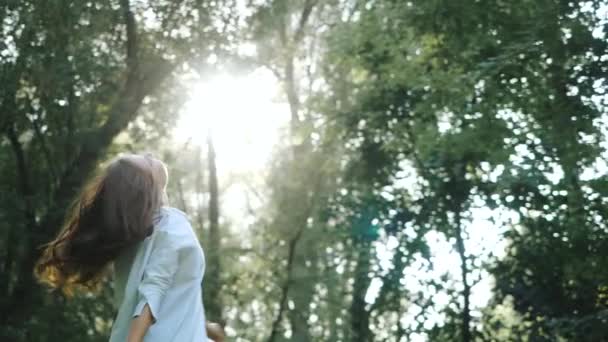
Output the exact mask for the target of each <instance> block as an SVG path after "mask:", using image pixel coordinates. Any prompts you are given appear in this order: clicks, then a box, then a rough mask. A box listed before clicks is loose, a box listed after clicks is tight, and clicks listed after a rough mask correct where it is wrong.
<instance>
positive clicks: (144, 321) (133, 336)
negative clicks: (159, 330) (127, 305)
mask: <svg viewBox="0 0 608 342" xmlns="http://www.w3.org/2000/svg"><path fill="white" fill-rule="evenodd" d="M153 322H154V317H153V316H152V311H151V310H150V306H149V305H148V304H146V305H145V306H144V309H143V310H142V312H141V314H140V315H139V316H137V317H135V318H134V319H133V320H132V321H131V327H130V328H129V335H128V337H127V342H141V341H143V340H144V336H145V335H146V332H147V331H148V328H150V326H151V325H152V323H153Z"/></svg>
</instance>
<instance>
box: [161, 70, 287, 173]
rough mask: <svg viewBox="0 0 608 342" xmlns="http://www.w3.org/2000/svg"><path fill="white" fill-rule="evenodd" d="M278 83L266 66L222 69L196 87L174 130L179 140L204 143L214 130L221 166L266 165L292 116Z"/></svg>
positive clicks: (241, 169)
mask: <svg viewBox="0 0 608 342" xmlns="http://www.w3.org/2000/svg"><path fill="white" fill-rule="evenodd" d="M278 87H279V85H278V83H277V81H276V79H275V78H274V76H273V75H272V74H271V73H270V72H267V71H265V70H262V69H260V70H256V71H254V72H252V73H249V74H247V75H244V76H232V75H228V74H219V75H216V76H213V77H211V78H208V79H206V80H203V81H202V82H200V83H198V84H196V85H195V86H193V87H192V90H191V93H190V94H189V95H190V99H189V101H188V102H187V103H186V105H185V106H184V109H183V110H182V112H181V115H180V118H179V120H178V123H177V126H176V128H175V131H174V134H173V135H174V138H175V140H176V141H177V142H181V143H186V142H190V143H191V144H195V145H199V146H205V145H206V142H207V136H208V134H209V132H211V134H212V137H213V142H214V145H215V149H216V154H217V165H218V168H219V169H220V170H221V171H223V172H247V171H256V170H261V169H263V167H264V165H265V164H266V163H267V162H268V158H269V157H270V155H271V152H272V149H273V147H274V145H275V144H276V143H277V142H278V140H279V137H280V132H281V128H282V127H284V126H285V124H286V123H287V120H288V118H289V117H288V111H287V107H286V105H285V104H284V103H282V102H279V101H277V100H276V97H277V94H278V93H279V88H278Z"/></svg>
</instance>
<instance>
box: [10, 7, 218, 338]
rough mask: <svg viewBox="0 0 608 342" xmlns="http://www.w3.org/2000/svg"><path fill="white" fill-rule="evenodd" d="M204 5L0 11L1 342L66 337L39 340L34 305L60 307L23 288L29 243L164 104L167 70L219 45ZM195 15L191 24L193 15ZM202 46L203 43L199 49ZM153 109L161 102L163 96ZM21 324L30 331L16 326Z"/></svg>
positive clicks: (32, 255) (44, 235)
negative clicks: (121, 139) (122, 140)
mask: <svg viewBox="0 0 608 342" xmlns="http://www.w3.org/2000/svg"><path fill="white" fill-rule="evenodd" d="M214 6H217V7H213V6H211V5H210V4H204V3H201V2H192V3H190V2H188V3H181V4H173V3H172V4H169V3H167V4H165V3H151V4H147V3H146V4H143V3H142V4H131V3H129V2H128V1H126V0H123V1H120V2H112V3H108V4H94V3H90V2H70V1H59V2H52V3H46V2H45V3H39V2H31V1H20V2H8V3H6V4H4V5H3V7H2V9H1V13H2V18H3V21H2V23H3V24H2V25H3V26H2V28H3V32H5V34H6V39H3V44H4V45H3V46H2V48H1V51H2V54H1V55H2V64H3V69H2V75H1V77H2V81H3V84H4V86H3V89H2V94H1V98H0V106H1V110H0V111H1V112H2V113H5V114H3V115H2V117H1V120H0V129H1V130H2V133H3V135H4V137H5V139H6V141H8V144H4V143H3V144H2V150H3V153H2V154H3V156H4V159H5V160H7V163H3V164H2V169H3V171H2V174H3V175H4V174H6V175H10V177H11V179H12V180H11V182H10V184H14V185H15V186H14V187H9V188H8V190H7V191H8V193H12V194H14V197H12V198H3V199H2V200H3V204H2V207H3V208H6V209H3V215H10V216H9V217H10V219H9V220H7V221H6V222H11V223H12V224H11V225H10V226H9V225H8V224H3V226H2V230H3V231H4V232H6V233H7V234H6V236H7V238H6V239H4V240H3V243H4V245H5V246H6V247H7V248H6V249H5V252H4V253H3V259H2V260H3V262H2V264H3V267H2V279H3V280H4V281H3V285H2V289H0V290H2V291H3V295H2V296H3V298H6V300H3V302H2V303H1V304H2V317H1V319H2V326H3V330H2V335H3V336H6V338H8V339H10V340H24V339H25V340H30V339H33V338H34V339H36V338H37V337H36V336H47V337H48V338H50V339H51V340H56V339H64V338H66V336H68V335H62V334H67V332H65V331H62V330H55V332H53V333H51V332H48V331H51V329H54V328H53V322H54V320H51V322H49V321H48V320H47V319H45V317H48V316H49V312H48V311H47V310H46V309H45V308H44V305H42V307H41V305H40V304H41V303H47V304H48V303H53V304H55V305H61V306H66V305H68V304H65V303H64V301H63V300H62V299H61V298H60V297H58V296H56V295H50V296H49V295H48V294H46V293H45V292H44V291H43V290H42V289H41V288H39V287H38V285H37V284H36V282H35V280H34V279H33V275H32V269H33V265H34V262H35V261H36V260H37V258H38V256H39V251H40V250H39V248H38V246H40V245H41V244H42V243H44V242H47V241H48V240H49V239H50V238H51V237H52V236H53V235H54V234H55V233H56V232H57V231H58V229H59V227H60V225H61V221H62V219H63V214H62V213H63V212H65V210H66V208H67V206H68V204H69V202H70V201H71V200H72V197H73V196H74V194H75V193H76V191H77V190H78V188H79V187H80V186H81V184H82V183H83V182H84V180H85V179H86V178H88V177H89V176H90V174H91V173H92V172H94V170H95V169H96V167H97V165H98V163H99V162H100V160H102V159H104V158H106V156H108V155H109V154H111V153H112V151H111V150H110V149H111V146H112V143H113V141H114V138H116V137H117V136H118V135H119V133H121V132H123V131H124V130H125V129H126V128H127V127H128V125H129V123H131V122H133V121H134V120H135V118H136V117H137V114H138V113H139V111H140V109H141V108H142V107H146V104H148V103H150V102H154V101H155V100H156V99H158V98H161V97H163V95H166V96H170V95H171V92H166V93H162V92H158V90H159V88H160V87H162V86H163V85H166V84H168V83H167V82H168V81H169V79H170V77H171V76H172V75H173V73H174V72H175V70H176V68H177V67H178V66H183V65H184V63H185V62H187V61H188V60H189V59H190V58H191V57H193V56H196V57H201V56H205V55H206V54H208V53H209V50H210V48H211V47H213V46H217V47H219V46H220V45H218V44H220V43H222V41H221V40H220V39H218V37H219V35H218V31H219V29H220V28H217V27H215V26H214V23H212V22H210V21H209V19H210V18H221V15H220V12H219V6H220V5H219V3H215V5H214ZM187 8H190V9H192V11H185V12H187V13H189V14H188V16H189V20H186V21H182V20H180V19H179V16H176V15H177V14H178V13H179V14H180V15H182V13H185V12H182V11H183V10H184V9H187ZM194 12H197V13H199V14H200V15H196V16H195V17H193V16H194V14H193V13H194ZM144 14H146V15H153V16H154V18H155V20H156V22H157V23H159V24H158V25H150V22H146V21H144V20H143V16H144ZM223 15H224V16H225V15H226V14H225V12H224V14H223ZM58 18H61V20H59V19H58ZM227 20H229V18H227ZM179 30H181V31H179ZM184 32H187V34H185V33H184ZM205 32H206V33H205ZM152 42H154V44H153V43H152ZM202 42H204V43H206V44H207V45H206V46H203V47H201V46H200V45H199V44H200V43H202ZM162 101H165V102H169V101H167V97H165V98H164V100H162ZM148 109H149V108H148ZM9 151H10V152H9ZM9 153H10V154H9ZM9 156H11V158H9ZM7 177H8V176H7ZM13 198H16V199H17V201H16V202H13ZM11 203H14V204H11ZM11 212H14V213H15V214H11ZM106 298H107V297H106ZM74 303H75V304H73V305H74V306H75V307H78V305H79V304H77V302H74ZM69 305H72V304H69ZM69 305H68V306H69ZM78 308H79V309H82V310H83V312H84V313H86V314H85V316H86V315H88V313H90V314H91V315H92V317H93V318H94V317H98V318H96V319H101V320H102V321H100V322H103V321H106V320H108V319H109V318H110V317H108V314H110V312H109V311H108V310H107V309H103V310H101V308H107V306H106V305H105V304H104V303H103V302H99V305H92V306H91V308H90V309H86V306H84V307H83V306H80V307H78ZM62 312H63V319H64V322H74V324H75V326H76V327H81V329H82V330H80V331H81V332H80V333H75V332H71V333H70V334H69V336H70V338H73V339H75V340H82V339H88V338H90V337H85V336H89V333H87V330H88V329H89V327H91V330H90V331H93V334H95V335H97V334H104V333H107V326H105V325H103V324H100V323H97V324H96V325H94V326H93V324H94V322H95V320H94V319H90V320H88V321H87V320H85V318H84V317H83V316H79V314H77V313H76V312H75V311H73V310H62ZM95 315H99V316H95ZM57 317H58V318H59V317H62V316H61V315H59V316H57ZM66 324H67V323H66ZM24 325H27V326H29V327H33V328H32V329H28V330H25V329H22V328H21V327H22V326H24ZM67 325H68V326H70V324H67ZM78 334H80V335H78Z"/></svg>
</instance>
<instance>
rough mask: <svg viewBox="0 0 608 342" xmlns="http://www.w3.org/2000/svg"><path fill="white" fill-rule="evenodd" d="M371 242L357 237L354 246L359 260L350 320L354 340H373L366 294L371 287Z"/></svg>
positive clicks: (363, 341) (356, 266)
mask: <svg viewBox="0 0 608 342" xmlns="http://www.w3.org/2000/svg"><path fill="white" fill-rule="evenodd" d="M371 247H372V246H371V243H370V241H367V240H364V239H356V240H355V244H354V248H355V253H357V260H356V263H357V264H356V265H355V273H354V279H355V281H354V284H353V296H352V302H351V305H350V320H351V329H352V338H353V341H361V342H367V341H371V340H372V337H373V336H372V334H371V331H370V329H369V314H370V312H369V311H368V310H367V309H366V308H365V304H366V303H365V295H366V294H367V289H368V288H369V285H370V282H371V279H370V278H369V275H368V273H369V270H370V268H371V256H372V255H371Z"/></svg>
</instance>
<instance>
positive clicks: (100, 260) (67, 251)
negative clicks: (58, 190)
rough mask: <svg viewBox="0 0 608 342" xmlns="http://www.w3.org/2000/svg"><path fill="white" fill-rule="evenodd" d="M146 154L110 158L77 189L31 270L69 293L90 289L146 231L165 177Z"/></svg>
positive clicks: (157, 163) (150, 226)
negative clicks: (57, 230)
mask: <svg viewBox="0 0 608 342" xmlns="http://www.w3.org/2000/svg"><path fill="white" fill-rule="evenodd" d="M166 178H167V173H166V168H165V166H164V164H163V163H162V162H160V161H159V160H157V159H154V158H152V157H151V156H149V155H127V156H122V157H118V158H116V159H115V160H114V161H112V162H111V163H110V164H109V165H108V166H107V167H106V168H105V169H104V170H103V171H102V172H101V174H99V175H98V176H96V177H94V178H93V179H92V180H91V181H90V182H89V183H88V184H87V185H86V186H85V187H84V189H83V190H82V191H81V193H80V196H78V199H77V200H76V202H75V203H74V204H73V205H72V207H71V208H70V210H69V211H68V215H67V218H66V221H65V224H64V226H63V229H62V230H61V232H60V233H59V235H58V236H57V237H56V238H55V239H54V240H53V241H51V242H50V243H48V244H46V245H45V246H44V248H45V250H44V252H43V254H42V257H41V258H40V260H39V261H38V263H37V265H36V268H35V273H36V276H37V277H38V279H39V280H40V281H42V282H44V283H47V284H48V285H50V286H51V287H52V288H55V289H60V290H62V291H63V292H64V293H66V294H71V293H73V291H74V290H75V289H83V288H84V289H88V290H95V289H97V288H98V285H99V284H100V281H101V279H102V278H103V275H104V273H105V271H106V269H107V268H108V265H109V264H110V262H111V261H113V260H114V259H116V258H117V257H118V256H119V255H120V254H121V253H122V252H124V251H125V249H126V248H129V247H131V246H134V245H135V244H136V243H137V242H140V241H142V240H143V239H145V238H146V237H147V236H148V235H150V234H151V233H152V229H153V225H154V218H155V216H156V215H157V214H158V210H159V209H160V207H161V205H162V201H163V199H164V188H165V185H166V181H167V179H166Z"/></svg>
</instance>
